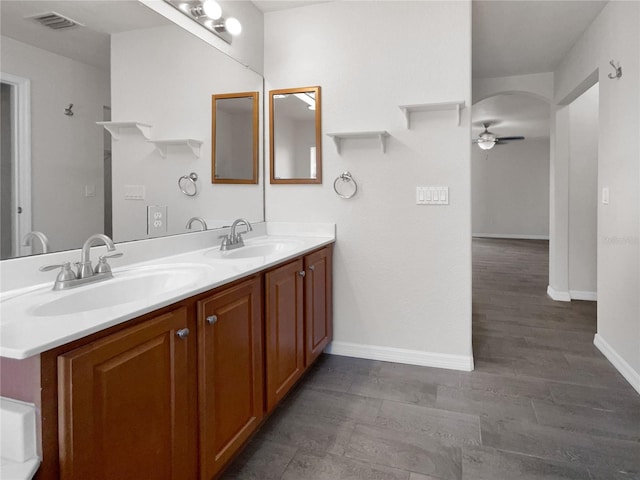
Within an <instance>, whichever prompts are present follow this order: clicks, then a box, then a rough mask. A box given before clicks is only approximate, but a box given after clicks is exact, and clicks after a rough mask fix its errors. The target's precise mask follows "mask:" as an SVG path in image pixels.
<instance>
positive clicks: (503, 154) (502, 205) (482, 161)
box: [471, 138, 549, 238]
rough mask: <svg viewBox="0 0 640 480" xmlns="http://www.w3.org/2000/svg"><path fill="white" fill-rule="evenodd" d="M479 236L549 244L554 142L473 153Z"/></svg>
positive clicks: (474, 215)
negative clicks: (551, 159) (551, 167)
mask: <svg viewBox="0 0 640 480" xmlns="http://www.w3.org/2000/svg"><path fill="white" fill-rule="evenodd" d="M471 189H472V197H471V201H472V207H471V209H472V220H473V234H474V236H490V237H507V238H547V237H548V235H549V139H548V138H537V139H529V138H527V139H525V140H522V141H515V142H511V143H508V144H504V145H496V146H495V147H494V148H493V149H491V150H489V151H485V150H481V149H480V148H478V147H477V146H475V145H474V146H472V148H471Z"/></svg>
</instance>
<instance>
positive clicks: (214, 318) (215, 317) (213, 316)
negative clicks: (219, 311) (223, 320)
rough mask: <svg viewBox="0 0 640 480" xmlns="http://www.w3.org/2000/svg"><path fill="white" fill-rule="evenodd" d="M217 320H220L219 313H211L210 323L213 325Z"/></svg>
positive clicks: (208, 319) (208, 320)
mask: <svg viewBox="0 0 640 480" xmlns="http://www.w3.org/2000/svg"><path fill="white" fill-rule="evenodd" d="M217 321H218V316H217V315H209V316H208V317H207V322H208V323H209V325H213V324H214V323H216V322H217Z"/></svg>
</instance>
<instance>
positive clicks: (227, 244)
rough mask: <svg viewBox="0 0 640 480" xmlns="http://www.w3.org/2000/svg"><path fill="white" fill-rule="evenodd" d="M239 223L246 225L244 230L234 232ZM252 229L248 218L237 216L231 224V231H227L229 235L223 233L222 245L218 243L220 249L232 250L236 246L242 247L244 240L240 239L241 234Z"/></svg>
mask: <svg viewBox="0 0 640 480" xmlns="http://www.w3.org/2000/svg"><path fill="white" fill-rule="evenodd" d="M241 224H244V226H245V227H246V230H245V231H244V232H238V233H236V229H237V228H238V225H241ZM252 230H253V227H252V226H251V223H249V220H247V219H245V218H239V219H237V220H235V221H234V222H233V223H232V224H231V231H230V232H229V235H223V237H224V240H223V241H222V245H220V250H233V249H236V248H240V247H244V240H243V239H242V234H243V233H247V232H250V231H252Z"/></svg>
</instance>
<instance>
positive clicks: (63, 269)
mask: <svg viewBox="0 0 640 480" xmlns="http://www.w3.org/2000/svg"><path fill="white" fill-rule="evenodd" d="M56 268H59V269H60V273H58V277H57V278H56V281H57V282H61V281H67V280H75V279H76V278H77V277H76V274H75V273H73V270H71V262H64V263H61V264H58V265H43V266H42V267H40V271H41V272H48V271H50V270H55V269H56Z"/></svg>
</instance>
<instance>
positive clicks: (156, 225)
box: [147, 205, 168, 237]
mask: <svg viewBox="0 0 640 480" xmlns="http://www.w3.org/2000/svg"><path fill="white" fill-rule="evenodd" d="M167 210H168V208H167V207H164V206H160V205H149V206H148V207H147V235H150V236H152V237H155V236H158V235H164V234H166V233H167Z"/></svg>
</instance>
